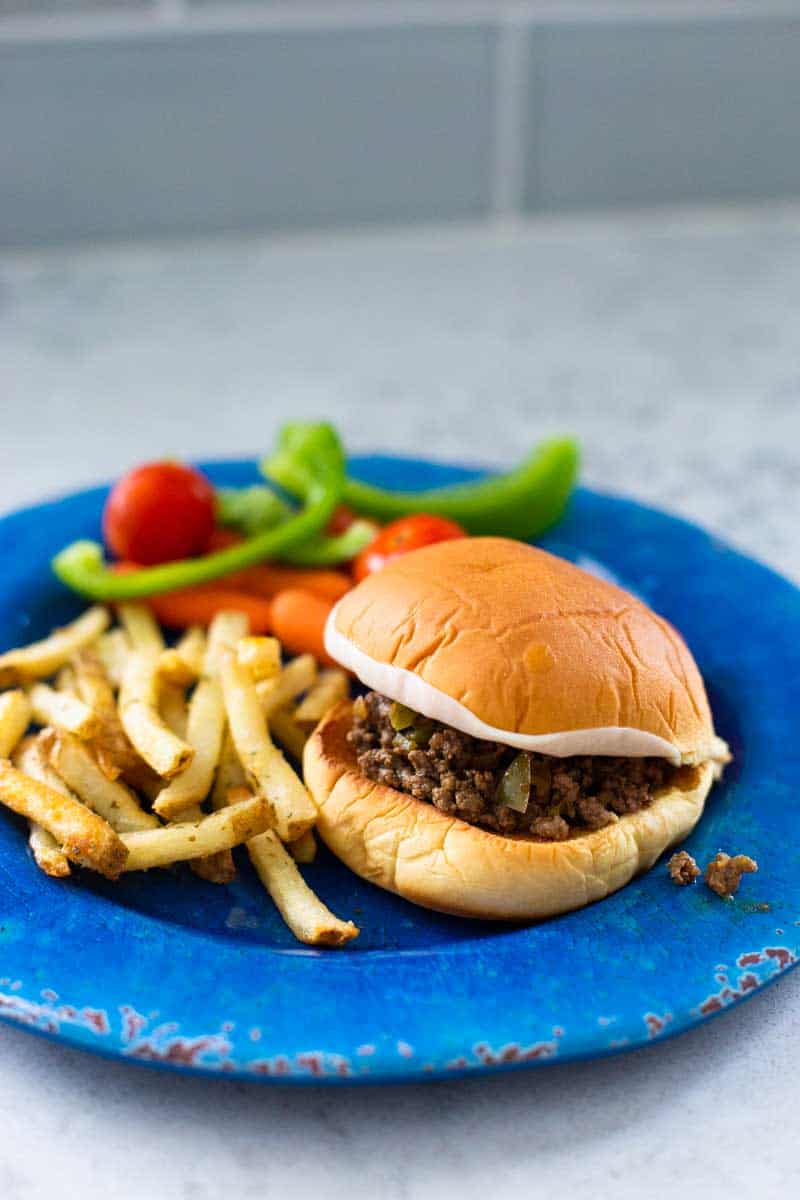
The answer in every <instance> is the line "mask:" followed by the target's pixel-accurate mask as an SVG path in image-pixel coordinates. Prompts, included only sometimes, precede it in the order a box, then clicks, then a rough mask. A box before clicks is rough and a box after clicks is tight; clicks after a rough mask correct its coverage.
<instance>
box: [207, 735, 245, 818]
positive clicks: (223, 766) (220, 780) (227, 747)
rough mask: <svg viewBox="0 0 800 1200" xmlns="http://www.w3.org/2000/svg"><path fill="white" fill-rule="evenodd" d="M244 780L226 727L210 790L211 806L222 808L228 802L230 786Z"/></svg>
mask: <svg viewBox="0 0 800 1200" xmlns="http://www.w3.org/2000/svg"><path fill="white" fill-rule="evenodd" d="M245 782H246V780H245V775H244V770H243V768H242V764H241V763H240V762H239V755H238V754H237V753H236V747H235V746H234V744H233V738H232V737H231V731H230V729H226V730H225V734H224V736H223V738H222V750H221V751H220V755H219V763H218V765H217V773H216V775H215V777H214V787H213V789H212V792H211V807H212V808H214V809H217V808H224V807H225V805H226V804H227V803H228V793H229V792H230V790H231V788H238V787H243V786H244V784H245Z"/></svg>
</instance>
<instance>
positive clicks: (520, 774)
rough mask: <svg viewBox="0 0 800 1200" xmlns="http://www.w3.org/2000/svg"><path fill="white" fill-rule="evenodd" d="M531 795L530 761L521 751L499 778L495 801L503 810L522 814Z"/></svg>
mask: <svg viewBox="0 0 800 1200" xmlns="http://www.w3.org/2000/svg"><path fill="white" fill-rule="evenodd" d="M530 794H531V760H530V757H529V756H528V755H527V754H526V753H525V752H524V750H523V751H520V753H519V754H517V755H515V757H514V758H512V760H511V762H510V763H509V764H508V766H507V767H506V769H505V771H504V772H503V774H502V775H501V776H500V782H499V783H498V785H497V791H496V792H495V801H496V803H497V804H501V805H503V807H504V808H513V809H514V811H515V812H519V813H524V812H525V811H526V810H527V807H528V800H529V797H530Z"/></svg>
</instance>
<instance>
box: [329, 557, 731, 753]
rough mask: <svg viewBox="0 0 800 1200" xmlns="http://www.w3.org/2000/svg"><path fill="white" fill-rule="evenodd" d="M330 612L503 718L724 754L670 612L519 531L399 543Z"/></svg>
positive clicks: (485, 714)
mask: <svg viewBox="0 0 800 1200" xmlns="http://www.w3.org/2000/svg"><path fill="white" fill-rule="evenodd" d="M332 623H333V625H334V627H335V634H334V636H335V637H337V635H341V638H340V639H337V640H341V639H346V641H347V642H349V643H350V644H352V646H353V647H355V648H356V649H357V651H358V652H360V653H361V654H362V655H366V656H368V658H369V659H371V660H374V661H375V662H377V663H380V664H386V665H387V666H390V667H393V668H401V669H402V670H403V671H407V672H411V673H413V675H415V676H417V677H418V678H419V679H421V680H423V681H425V683H426V684H428V685H430V687H431V688H434V689H437V690H438V692H440V693H443V694H445V695H446V696H448V697H451V698H452V700H454V701H457V702H458V703H459V704H461V705H463V706H464V708H465V709H467V710H469V712H470V713H472V714H474V716H475V717H477V718H479V720H481V721H483V722H485V724H486V725H488V726H492V727H493V728H494V729H496V730H504V731H508V732H509V733H512V734H522V735H542V734H553V733H557V732H571V731H591V730H608V729H609V728H611V729H614V728H620V727H622V728H624V729H627V730H634V731H636V730H638V731H641V732H643V733H646V734H652V735H654V736H655V737H657V738H660V739H661V740H662V745H663V747H664V748H663V749H662V750H661V751H660V753H662V754H664V756H665V757H671V758H673V761H676V762H684V763H702V762H704V761H705V760H706V759H709V758H719V757H724V749H725V748H724V746H722V744H721V743H720V742H719V739H717V738H716V737H715V735H714V727H713V722H712V718H711V712H710V709H709V706H708V700H707V698H706V692H705V687H704V685H703V680H702V678H701V676H700V672H699V671H698V669H697V666H696V664H695V661H694V659H693V658H692V655H691V654H690V652H689V650H688V648H687V646H686V644H685V643H684V641H683V639H682V638H681V636H680V635H679V634H678V633H677V632H676V631H675V630H674V629H673V628H672V626H671V625H670V624H669V623H668V622H667V621H665V620H664V619H663V618H662V617H659V616H657V615H656V614H655V613H654V612H653V611H652V610H651V609H650V608H648V607H647V605H645V604H644V603H642V601H640V600H638V599H636V597H634V596H632V595H630V594H629V593H628V592H625V591H623V590H622V588H618V587H615V586H614V585H613V584H610V583H608V582H606V581H605V580H603V579H598V578H596V577H595V576H594V575H590V574H588V573H587V572H586V571H582V570H580V568H578V567H576V566H574V565H573V564H572V563H569V562H567V561H565V560H563V559H560V558H556V557H555V556H553V555H552V554H548V553H546V552H545V551H544V550H539V549H536V548H535V547H533V546H528V545H526V544H525V543H522V542H514V541H509V540H507V539H505V538H464V539H458V540H455V541H450V542H441V543H439V544H437V545H433V546H429V547H426V548H425V549H422V550H416V551H414V552H413V553H411V554H406V555H403V556H401V557H399V558H397V559H395V560H394V561H391V562H389V563H388V564H387V565H386V566H385V567H384V568H383V570H381V571H378V572H376V573H375V574H373V575H370V576H368V577H367V578H366V579H365V580H364V581H363V582H362V583H360V584H359V585H358V586H357V587H356V588H354V589H353V590H352V591H351V592H348V593H347V594H346V595H345V597H344V598H343V599H342V600H341V602H340V603H339V605H338V606H337V608H336V610H335V614H334V615H333V617H332ZM398 674H399V672H398ZM387 694H391V693H390V692H388V691H387ZM393 698H397V697H396V696H395V697H393ZM420 711H424V710H422V709H421V710H420ZM427 715H434V714H430V713H429V714H427ZM450 723H454V722H450ZM634 736H635V735H634ZM495 740H502V738H499V737H498V738H496V739H495ZM670 751H672V753H670ZM569 752H570V753H581V752H582V753H592V752H593V751H592V750H590V749H586V750H580V751H578V750H571V751H569ZM617 752H618V751H617ZM644 752H645V753H653V750H645V751H644Z"/></svg>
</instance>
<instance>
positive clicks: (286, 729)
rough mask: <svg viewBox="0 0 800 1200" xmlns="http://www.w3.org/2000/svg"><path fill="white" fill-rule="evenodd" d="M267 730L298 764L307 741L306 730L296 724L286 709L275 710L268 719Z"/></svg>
mask: <svg viewBox="0 0 800 1200" xmlns="http://www.w3.org/2000/svg"><path fill="white" fill-rule="evenodd" d="M269 728H270V733H274V735H275V740H276V741H277V742H279V743H280V744H281V746H282V747H283V749H284V750H285V751H286V752H287V753H288V754H291V756H292V758H296V759H297V761H298V762H300V761H301V760H302V758H303V750H304V749H305V745H306V742H307V741H308V729H304V728H303V726H302V725H299V724H298V722H297V721H296V719H295V717H294V715H293V714H292V713H291V712H290V711H289V709H288V708H276V710H275V712H274V713H273V714H272V716H271V717H270V719H269Z"/></svg>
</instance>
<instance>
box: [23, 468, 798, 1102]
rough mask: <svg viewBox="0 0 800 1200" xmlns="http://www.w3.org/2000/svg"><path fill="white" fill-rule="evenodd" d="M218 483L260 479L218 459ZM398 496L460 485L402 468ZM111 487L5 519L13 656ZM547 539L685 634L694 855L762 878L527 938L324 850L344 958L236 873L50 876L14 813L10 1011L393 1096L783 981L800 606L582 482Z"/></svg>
mask: <svg viewBox="0 0 800 1200" xmlns="http://www.w3.org/2000/svg"><path fill="white" fill-rule="evenodd" d="M209 469H210V472H211V474H212V476H213V478H214V479H215V480H216V481H217V482H218V483H221V484H244V483H248V482H251V481H252V480H253V479H254V478H255V468H254V467H253V466H252V465H250V464H238V463H227V464H217V465H214V466H212V467H210V468H209ZM353 470H354V472H355V473H357V474H358V475H360V476H361V477H363V478H366V479H369V480H371V481H375V482H380V483H383V484H385V485H387V486H390V487H404V488H414V487H425V486H429V485H431V484H439V483H449V482H453V481H456V480H460V479H464V478H468V477H469V476H470V472H468V471H462V470H458V469H456V468H453V467H443V466H434V465H432V464H425V463H421V462H412V461H401V460H398V459H388V458H369V459H361V460H357V461H356V462H354V463H353ZM104 495H105V492H104V489H99V488H98V489H94V490H92V491H88V492H84V493H82V494H80V495H76V496H71V497H68V498H66V499H63V500H60V501H55V502H53V503H50V504H46V505H42V506H40V507H38V508H35V509H30V510H27V511H25V512H21V513H17V514H15V515H12V516H9V517H7V518H6V519H5V520H3V521H2V522H0V562H2V563H3V571H4V579H3V585H4V586H3V589H2V593H0V647H2V648H6V647H7V646H10V645H14V644H18V643H19V642H21V641H26V640H30V639H31V638H33V637H37V636H41V635H43V634H44V633H46V632H47V631H48V630H49V629H50V628H51V627H52V626H53V625H55V624H59V623H62V622H63V621H65V620H67V619H69V618H70V617H72V616H74V615H75V613H76V612H77V611H78V609H79V607H80V605H79V604H78V603H77V602H76V601H75V600H74V599H73V598H72V597H70V596H69V595H68V594H67V593H66V592H65V591H64V590H63V589H61V588H60V587H59V585H58V584H57V583H56V582H55V581H54V580H53V578H52V577H51V575H50V573H49V570H48V561H49V559H50V557H51V555H52V554H53V552H54V551H55V550H57V549H58V548H59V547H61V546H62V545H63V544H64V543H65V542H67V541H70V540H71V539H73V538H76V537H80V536H97V532H98V521H99V515H100V510H101V505H102V501H103V497H104ZM544 544H545V545H546V546H547V547H548V548H549V549H551V550H553V551H555V552H556V553H559V554H563V555H565V556H567V557H569V558H571V559H573V560H575V561H577V562H579V563H581V565H583V566H586V567H588V568H590V569H594V570H600V571H606V572H607V573H609V574H610V576H611V577H613V578H615V579H617V580H619V581H620V582H621V583H622V584H623V585H626V586H628V587H630V588H631V589H632V590H635V591H636V592H637V593H638V594H639V595H641V596H642V597H643V598H644V599H645V600H647V601H648V602H649V603H650V604H652V605H653V607H654V608H655V609H656V610H657V611H659V612H661V613H663V614H664V615H666V616H667V617H668V618H669V619H670V620H671V621H672V622H673V623H674V624H675V625H677V626H678V628H679V629H680V630H681V631H682V632H683V633H684V635H685V637H686V639H687V641H688V643H689V645H690V646H691V648H692V650H693V651H694V653H695V655H696V657H697V660H698V662H699V665H700V668H701V670H702V672H703V674H704V676H705V678H706V680H707V682H708V685H709V691H710V695H711V700H712V704H713V708H714V712H715V716H716V720H717V727H718V729H719V732H720V733H721V734H722V736H723V737H725V738H726V739H727V740H728V742H729V743H730V744H731V747H732V749H733V752H734V756H735V760H734V763H733V765H732V766H731V767H730V768H729V770H728V771H727V773H726V778H725V782H724V783H723V784H722V785H721V786H719V787H717V788H716V789H715V791H714V793H713V795H712V798H711V800H710V802H709V804H708V807H707V810H706V814H705V816H704V818H703V820H702V821H701V823H700V825H699V827H698V829H697V830H696V831H695V833H694V834H693V835H692V837H691V838H690V839H689V840H688V842H687V843H686V844H687V847H688V849H689V850H690V851H691V852H692V853H693V854H694V855H695V856H696V857H697V858H698V859H699V860H700V861H701V862H705V861H707V860H708V858H709V857H711V856H712V855H713V854H714V853H715V852H716V850H717V849H720V848H722V849H725V850H727V851H729V852H736V851H744V852H747V853H749V854H752V855H753V856H754V857H755V858H757V859H758V862H759V866H760V870H759V873H758V874H757V875H755V876H749V877H747V878H746V879H745V881H744V883H743V886H742V888H741V891H740V893H739V895H738V896H737V897H735V898H734V899H733V900H731V901H727V902H726V901H722V900H720V899H718V898H717V897H716V896H714V895H713V894H712V893H711V892H710V891H709V890H708V889H707V888H705V887H704V886H702V885H696V886H694V887H692V888H685V889H681V888H676V887H675V886H674V885H673V884H671V883H670V881H669V880H668V878H667V873H666V869H665V866H664V863H663V861H662V862H661V863H659V864H658V865H657V866H656V867H655V868H654V869H653V870H652V871H651V872H650V873H649V874H647V875H645V876H644V877H643V878H641V879H639V880H637V881H635V882H634V883H632V884H630V885H629V886H628V887H627V888H625V889H624V890H623V891H622V892H620V893H618V894H617V895H615V896H612V897H610V898H609V899H608V900H605V901H603V902H602V903H600V904H596V905H594V906H592V907H590V908H587V909H584V910H582V911H580V912H576V913H572V914H569V915H567V916H564V917H560V918H558V919H555V920H551V921H548V922H544V923H542V924H540V925H538V926H534V927H528V928H520V927H508V926H495V925H489V924H482V923H479V922H470V921H462V920H459V919H456V918H448V917H444V916H439V915H437V914H434V913H428V912H425V911H423V910H422V909H418V908H415V907H413V906H412V905H410V904H408V903H406V902H405V901H403V900H401V899H399V898H397V897H395V896H391V895H389V894H387V893H385V892H382V891H380V890H378V889H377V888H374V887H372V886H371V885H369V884H367V883H364V882H362V881H361V880H359V879H357V878H356V877H355V876H353V875H351V874H350V873H349V872H347V871H346V870H345V869H344V868H343V867H342V866H340V865H339V864H338V863H337V862H335V861H334V860H332V859H331V858H330V856H329V855H327V854H326V853H325V852H323V853H321V854H320V856H319V861H318V862H317V863H315V864H313V865H312V866H310V867H307V868H305V871H306V874H307V878H308V879H309V881H310V882H311V883H312V886H313V887H314V888H315V889H316V890H317V891H318V892H319V893H320V895H321V896H322V897H323V898H324V899H325V900H326V901H327V902H328V903H329V904H330V906H331V907H332V908H333V909H334V910H335V911H337V912H340V913H341V914H342V915H344V916H351V917H353V918H354V919H355V920H356V921H357V922H358V924H359V925H360V926H361V928H362V934H361V937H360V938H359V939H358V940H357V941H356V942H355V943H354V944H353V946H352V948H350V949H346V950H342V951H338V952H332V951H326V952H316V951H313V950H309V949H305V948H301V947H298V945H297V944H296V943H295V942H294V941H293V939H292V937H291V935H290V934H289V933H288V931H287V930H286V929H285V927H284V926H283V924H282V922H281V920H280V918H279V917H278V916H277V914H276V913H275V911H274V910H273V908H272V905H271V903H270V901H269V899H268V898H267V897H266V895H265V894H264V893H263V892H262V891H261V889H260V887H259V886H258V884H257V882H256V880H255V878H254V876H253V874H252V872H251V870H250V868H249V864H248V863H247V862H246V861H243V862H242V863H241V864H240V866H241V869H240V873H239V878H238V879H237V880H236V881H235V883H234V884H233V885H232V886H230V887H228V888H220V887H215V886H213V885H211V884H206V883H204V882H203V881H201V880H200V879H198V878H196V877H194V876H191V875H188V874H187V872H186V871H185V870H183V869H176V870H175V871H174V872H166V871H165V872H150V873H149V874H141V875H137V876H132V877H130V878H125V879H123V881H121V882H120V883H117V884H110V883H107V882H105V881H103V880H101V879H99V878H97V877H94V876H92V875H89V874H83V875H80V874H79V873H77V872H76V875H75V877H74V878H73V879H70V880H67V881H56V880H51V879H48V878H47V877H46V876H44V875H42V874H41V873H40V872H39V871H38V870H37V868H36V866H35V865H34V863H33V862H32V860H31V858H30V856H29V854H28V852H27V849H26V843H25V830H24V828H23V824H22V822H20V821H18V820H17V819H16V818H15V817H14V816H13V815H11V814H10V813H7V812H6V811H3V812H2V813H0V1016H2V1017H3V1018H4V1019H5V1020H9V1021H12V1022H16V1023H20V1024H22V1025H24V1026H26V1027H28V1028H29V1029H31V1030H34V1031H37V1032H40V1033H44V1034H49V1035H50V1036H52V1037H56V1038H59V1039H60V1040H62V1041H64V1042H68V1043H70V1044H72V1045H76V1046H81V1047H84V1048H86V1049H91V1050H95V1051H98V1052H100V1053H105V1054H109V1055H114V1056H118V1057H122V1058H129V1059H132V1060H137V1061H140V1062H149V1063H156V1064H162V1065H169V1066H171V1067H174V1068H177V1069H183V1070H192V1071H203V1072H208V1073H220V1072H224V1073H228V1074H231V1075H235V1076H239V1077H241V1078H246V1079H259V1080H293V1081H303V1080H318V1079H324V1080H330V1081H345V1080H353V1079H355V1080H358V1079H362V1080H373V1081H374V1080H390V1079H392V1080H401V1079H413V1078H430V1077H434V1076H439V1077H441V1076H452V1075H454V1074H457V1073H466V1072H470V1073H475V1072H480V1071H485V1070H493V1069H499V1068H508V1067H511V1066H513V1065H516V1064H521V1063H525V1064H534V1063H544V1062H549V1061H553V1060H558V1059H562V1060H563V1059H570V1058H577V1057H592V1056H595V1055H600V1054H607V1053H611V1052H614V1051H616V1050H620V1049H622V1048H626V1047H634V1046H638V1045H641V1044H643V1043H645V1042H647V1041H648V1040H652V1039H655V1038H663V1037H668V1036H670V1035H672V1034H675V1033H679V1032H680V1031H682V1030H684V1029H686V1028H688V1027H689V1026H691V1025H694V1024H695V1023H697V1022H699V1021H702V1020H704V1019H706V1018H708V1017H709V1016H711V1015H712V1014H714V1013H717V1012H720V1011H722V1010H723V1009H725V1008H727V1007H729V1006H731V1005H733V1004H736V1003H738V1002H739V1001H740V1000H742V999H744V998H745V997H747V996H748V995H750V994H752V993H753V992H754V991H755V990H756V989H758V988H760V987H763V986H764V985H765V984H767V983H769V982H771V981H772V980H774V979H776V978H777V977H778V976H779V975H780V974H781V973H782V972H784V971H786V970H787V969H789V968H790V967H791V966H793V965H794V964H795V963H796V961H797V956H798V954H799V953H800V946H799V943H800V929H799V927H800V848H798V840H797V837H796V821H795V819H794V804H795V794H796V779H797V775H798V738H797V733H796V721H797V713H798V709H799V707H800V705H799V703H798V702H799V701H800V593H798V591H796V590H795V589H794V588H793V587H792V586H791V585H790V584H789V583H787V582H786V581H784V580H783V579H781V578H779V577H778V576H777V575H775V574H773V573H772V572H770V571H769V570H767V569H766V568H765V567H763V566H761V565H759V564H758V563H755V562H753V561H751V560H749V559H747V558H744V557H743V556H742V555H740V554H738V553H736V552H735V551H734V550H732V549H731V548H730V547H728V546H726V545H725V544H723V543H721V542H719V541H717V540H715V539H714V538H712V537H709V536H708V535H707V534H706V533H704V532H702V531H701V530H699V529H696V528H693V527H692V526H689V525H687V524H685V523H683V522H681V521H678V520H675V519H674V518H672V517H668V516H665V515H663V514H661V513H658V512H654V511H652V510H649V509H646V508H643V507H641V506H640V505H637V504H635V503H632V502H631V501H627V500H620V499H615V498H612V497H608V496H600V495H596V494H594V493H592V492H588V491H585V490H582V491H579V492H578V493H577V495H576V497H575V499H574V501H573V503H572V505H571V508H570V511H569V513H568V515H567V516H566V518H565V519H564V521H562V523H561V524H560V525H559V526H558V528H557V529H556V530H554V531H553V533H552V535H551V536H549V537H547V538H546V539H545V542H544Z"/></svg>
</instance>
